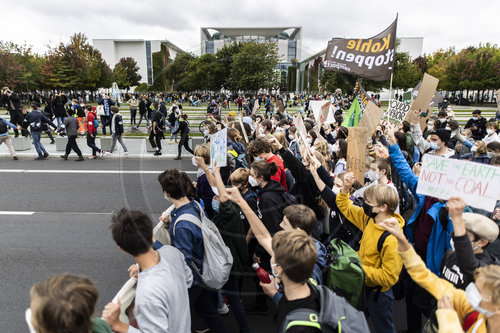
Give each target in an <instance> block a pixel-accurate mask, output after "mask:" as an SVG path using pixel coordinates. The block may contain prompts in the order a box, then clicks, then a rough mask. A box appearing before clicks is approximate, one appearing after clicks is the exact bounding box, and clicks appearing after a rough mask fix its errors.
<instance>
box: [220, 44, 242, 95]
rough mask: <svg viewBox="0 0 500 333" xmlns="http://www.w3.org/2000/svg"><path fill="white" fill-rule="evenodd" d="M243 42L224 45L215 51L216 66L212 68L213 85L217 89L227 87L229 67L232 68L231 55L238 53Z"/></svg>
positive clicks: (229, 73)
mask: <svg viewBox="0 0 500 333" xmlns="http://www.w3.org/2000/svg"><path fill="white" fill-rule="evenodd" d="M243 44H244V43H242V42H236V43H232V44H229V45H224V47H222V49H220V50H219V51H217V53H216V54H215V57H216V68H214V71H213V72H214V85H215V86H216V87H217V89H221V88H223V87H229V76H230V75H231V68H233V57H234V55H236V54H238V53H240V51H241V48H242V46H243Z"/></svg>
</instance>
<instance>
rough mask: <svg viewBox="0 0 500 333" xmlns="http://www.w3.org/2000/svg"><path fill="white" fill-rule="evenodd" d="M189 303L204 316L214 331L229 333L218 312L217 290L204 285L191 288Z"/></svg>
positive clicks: (216, 332) (214, 332)
mask: <svg viewBox="0 0 500 333" xmlns="http://www.w3.org/2000/svg"><path fill="white" fill-rule="evenodd" d="M188 293H189V304H191V306H192V307H193V308H194V310H195V311H196V313H197V314H198V315H199V316H200V317H202V318H203V320H204V322H205V324H207V326H208V327H209V328H210V332H212V333H227V332H228V331H227V329H226V326H225V325H224V322H223V321H222V318H221V316H220V315H219V312H217V292H215V291H212V290H210V289H207V288H204V287H202V286H199V285H197V286H193V287H191V288H189V290H188Z"/></svg>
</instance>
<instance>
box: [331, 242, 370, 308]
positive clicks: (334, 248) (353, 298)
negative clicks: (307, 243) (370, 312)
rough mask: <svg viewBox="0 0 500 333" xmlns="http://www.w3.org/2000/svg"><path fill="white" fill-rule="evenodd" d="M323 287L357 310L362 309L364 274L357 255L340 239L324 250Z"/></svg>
mask: <svg viewBox="0 0 500 333" xmlns="http://www.w3.org/2000/svg"><path fill="white" fill-rule="evenodd" d="M326 260H327V269H326V276H325V277H324V279H323V280H324V281H326V283H325V285H326V286H327V287H328V288H330V289H331V290H333V291H334V292H335V293H336V294H337V295H339V296H342V297H344V298H345V299H346V300H347V301H348V302H349V303H350V304H351V305H352V306H354V307H356V308H357V309H362V308H363V307H364V303H365V302H364V296H365V292H364V286H365V272H364V271H363V266H362V265H361V260H360V259H359V255H358V254H357V253H356V251H354V250H353V249H352V248H351V247H350V246H349V245H347V244H346V243H345V242H344V241H342V240H341V239H340V238H334V239H332V240H331V241H330V244H328V246H327V248H326Z"/></svg>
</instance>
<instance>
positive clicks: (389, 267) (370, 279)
mask: <svg viewBox="0 0 500 333" xmlns="http://www.w3.org/2000/svg"><path fill="white" fill-rule="evenodd" d="M336 202H337V207H338V208H339V210H340V212H341V213H342V214H343V215H344V216H345V217H346V218H347V219H348V220H349V221H350V222H351V223H352V224H354V225H355V226H356V227H357V228H358V229H360V230H361V231H362V232H363V236H362V237H361V241H360V246H359V251H358V255H359V258H360V259H361V263H362V265H363V270H364V271H365V285H366V286H367V287H382V292H385V291H387V290H389V289H390V288H391V287H392V286H393V285H395V284H396V282H398V279H399V273H400V272H401V268H402V267H403V263H402V261H401V258H400V257H399V256H398V254H397V253H396V247H397V245H398V241H397V240H396V238H395V237H394V236H393V235H390V236H389V237H387V238H386V240H385V242H384V246H383V247H382V251H380V253H379V252H378V251H377V244H378V240H379V239H380V236H382V234H383V233H384V231H385V229H384V228H382V227H381V226H379V225H378V224H376V223H375V221H374V220H373V219H372V218H369V217H368V216H367V215H366V214H365V212H364V211H363V208H361V207H357V206H354V205H353V203H352V201H351V200H350V199H349V194H347V193H342V192H340V193H339V194H337V200H336ZM392 216H393V217H395V218H397V219H398V221H399V225H400V227H401V228H403V226H404V224H405V220H404V219H403V217H402V216H401V215H399V214H393V215H392Z"/></svg>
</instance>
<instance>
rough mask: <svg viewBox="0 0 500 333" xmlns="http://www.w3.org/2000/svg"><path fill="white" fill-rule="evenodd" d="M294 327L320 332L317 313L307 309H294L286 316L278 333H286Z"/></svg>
mask: <svg viewBox="0 0 500 333" xmlns="http://www.w3.org/2000/svg"><path fill="white" fill-rule="evenodd" d="M294 326H306V327H314V328H317V329H318V330H320V331H321V324H320V323H319V314H318V312H316V311H314V310H312V309H308V308H300V309H295V310H293V311H291V312H289V313H288V314H287V316H286V317H285V320H284V322H283V326H282V327H281V330H280V332H286V331H288V330H289V329H290V328H292V327H294Z"/></svg>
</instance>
